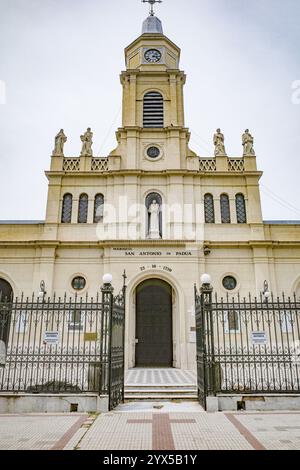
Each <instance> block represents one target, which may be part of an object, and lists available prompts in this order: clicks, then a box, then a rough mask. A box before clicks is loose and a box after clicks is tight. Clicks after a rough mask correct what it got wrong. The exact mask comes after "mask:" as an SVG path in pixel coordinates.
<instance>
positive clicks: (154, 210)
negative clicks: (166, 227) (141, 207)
mask: <svg viewBox="0 0 300 470" xmlns="http://www.w3.org/2000/svg"><path fill="white" fill-rule="evenodd" d="M148 212H149V214H150V223H149V238H151V239H152V240H157V239H159V238H160V233H159V214H160V206H159V204H158V203H157V202H156V200H155V199H153V201H152V203H151V205H150V207H149V210H148Z"/></svg>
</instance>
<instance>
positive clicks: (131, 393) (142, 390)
mask: <svg viewBox="0 0 300 470" xmlns="http://www.w3.org/2000/svg"><path fill="white" fill-rule="evenodd" d="M125 399H126V400H148V399H157V400H159V399H169V400H176V399H185V400H197V387H196V386H194V385H190V384H180V385H174V384H172V385H171V384H160V385H154V384H149V385H145V384H127V385H126V386H125Z"/></svg>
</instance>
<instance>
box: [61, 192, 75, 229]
mask: <svg viewBox="0 0 300 470" xmlns="http://www.w3.org/2000/svg"><path fill="white" fill-rule="evenodd" d="M72 203H73V196H72V194H65V195H64V197H63V203H62V213H61V222H62V223H63V224H70V223H71V220H72Z"/></svg>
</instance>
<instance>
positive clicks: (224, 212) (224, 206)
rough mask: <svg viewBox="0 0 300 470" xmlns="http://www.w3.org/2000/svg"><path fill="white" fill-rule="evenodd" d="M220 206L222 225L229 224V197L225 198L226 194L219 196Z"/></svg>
mask: <svg viewBox="0 0 300 470" xmlns="http://www.w3.org/2000/svg"><path fill="white" fill-rule="evenodd" d="M220 205H221V222H222V224H230V206H229V197H228V196H227V194H221V198H220Z"/></svg>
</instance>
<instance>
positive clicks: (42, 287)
mask: <svg viewBox="0 0 300 470" xmlns="http://www.w3.org/2000/svg"><path fill="white" fill-rule="evenodd" d="M46 294H47V291H46V284H45V281H41V282H40V292H39V295H38V297H39V299H41V300H45V295H46Z"/></svg>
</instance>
